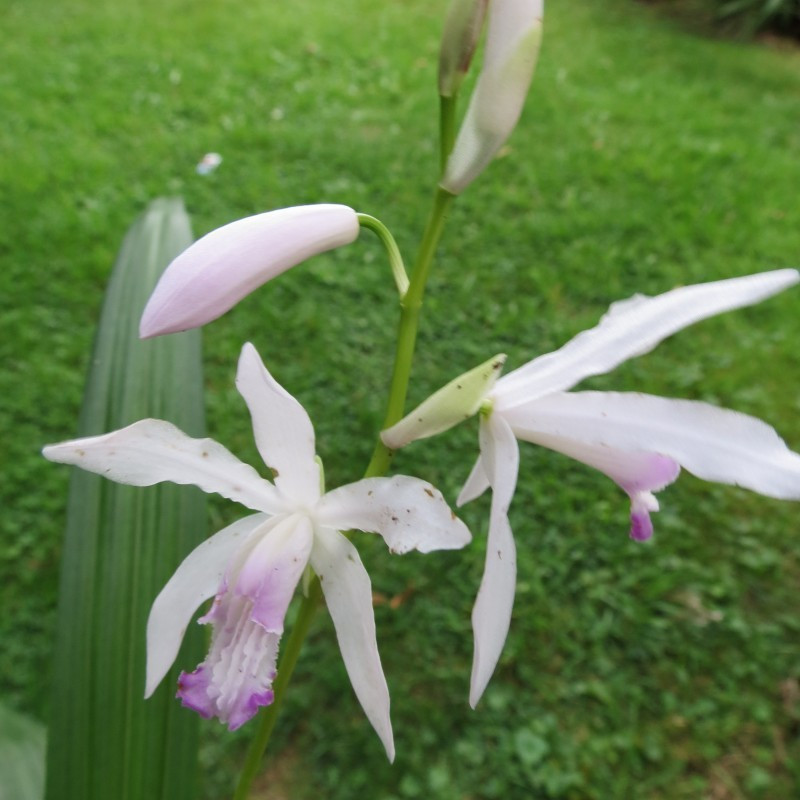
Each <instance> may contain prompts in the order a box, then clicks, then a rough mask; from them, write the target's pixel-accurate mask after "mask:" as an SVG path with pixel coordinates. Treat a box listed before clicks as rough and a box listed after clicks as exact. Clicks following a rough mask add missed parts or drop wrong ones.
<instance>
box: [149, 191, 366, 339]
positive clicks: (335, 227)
mask: <svg viewBox="0 0 800 800" xmlns="http://www.w3.org/2000/svg"><path fill="white" fill-rule="evenodd" d="M358 232H359V224H358V217H357V215H356V212H355V211H353V209H352V208H348V207H347V206H342V205H331V204H320V205H310V206H295V207H292V208H281V209H278V210H277V211H269V212H267V213H265V214H256V215H255V216H252V217H245V218H244V219H240V220H237V221H236V222H231V223H230V224H228V225H224V226H223V227H222V228H217V229H216V230H214V231H211V233H209V234H206V235H205V236H204V237H203V238H202V239H199V240H198V241H196V242H195V243H194V244H193V245H191V247H189V248H188V249H187V250H184V252H183V253H181V254H180V255H179V256H178V257H177V258H176V259H175V260H174V261H173V262H172V263H171V264H170V265H169V266H168V267H167V269H166V270H165V272H164V274H163V275H162V276H161V280H159V282H158V285H157V286H156V288H155V290H154V291H153V294H152V295H151V296H150V300H149V301H148V302H147V306H146V307H145V310H144V313H143V314H142V321H141V323H140V326H139V335H140V336H141V337H142V338H143V339H147V338H149V337H151V336H159V335H161V334H163V333H176V332H178V331H185V330H188V329H189V328H196V327H198V326H200V325H205V324H206V323H207V322H211V321H212V320H214V319H216V318H217V317H220V316H222V315H223V314H224V313H225V312H226V311H228V310H229V309H230V308H232V307H233V306H234V305H236V303H238V302H239V300H241V299H242V298H243V297H246V296H247V295H248V294H250V292H252V291H253V290H254V289H257V288H258V287H259V286H261V285H262V284H263V283H266V282H267V281H268V280H271V279H272V278H274V277H275V276H276V275H280V274H281V273H282V272H285V271H286V270H287V269H289V268H290V267H293V266H295V265H296V264H299V263H300V262H301V261H305V260H306V259H308V258H311V257H312V256H315V255H318V254H319V253H324V252H325V251H327V250H332V249H333V248H335V247H340V246H341V245H345V244H350V243H351V242H353V241H355V239H356V238H357V237H358Z"/></svg>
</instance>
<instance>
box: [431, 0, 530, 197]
mask: <svg viewBox="0 0 800 800" xmlns="http://www.w3.org/2000/svg"><path fill="white" fill-rule="evenodd" d="M543 12H544V0H491V2H490V3H489V22H488V31H487V33H486V49H485V51H484V55H483V67H482V69H481V72H480V75H479V76H478V81H477V83H476V84H475V89H474V90H473V92H472V97H471V98H470V102H469V106H468V107H467V113H466V114H465V115H464V121H463V123H462V124H461V128H460V130H459V132H458V136H457V137H456V142H455V145H454V146H453V151H452V153H451V154H450V158H449V159H448V161H447V166H446V167H445V173H444V177H443V178H442V182H441V186H442V188H443V189H445V190H446V191H448V192H450V193H451V194H460V193H461V192H463V191H464V189H466V187H467V186H468V185H469V184H470V183H471V182H472V181H473V180H474V179H475V178H476V177H477V176H478V175H479V174H480V173H481V172H482V171H483V169H484V168H485V167H486V165H487V164H488V163H489V162H490V161H491V160H492V158H494V156H495V154H496V153H497V151H498V150H499V149H500V148H501V147H502V146H503V144H504V143H505V141H506V139H508V137H509V136H510V135H511V133H512V131H513V130H514V128H515V126H516V124H517V122H518V120H519V117H520V114H521V113H522V107H523V105H524V104H525V96H526V95H527V94H528V88H529V86H530V84H531V80H532V79H533V72H534V69H535V68H536V61H537V59H538V57H539V46H540V44H541V41H542V14H543ZM445 88H446V87H445ZM440 91H441V88H440Z"/></svg>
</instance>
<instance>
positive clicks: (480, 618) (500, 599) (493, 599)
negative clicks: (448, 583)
mask: <svg viewBox="0 0 800 800" xmlns="http://www.w3.org/2000/svg"><path fill="white" fill-rule="evenodd" d="M481 457H482V459H483V463H484V464H485V469H486V472H487V474H488V477H489V482H490V483H491V485H492V508H491V516H490V519H489V536H488V540H487V543H486V566H485V567H484V571H483V578H482V579H481V586H480V589H479V590H478V597H477V598H476V600H475V607H474V608H473V609H472V630H473V633H474V637H475V649H474V654H473V659H472V679H471V681H470V690H469V703H470V705H471V706H472V707H473V708H475V706H476V705H477V704H478V701H479V700H480V699H481V695H483V692H484V690H485V689H486V686H487V684H488V683H489V679H490V678H491V677H492V673H493V672H494V670H495V667H496V666H497V662H498V660H499V659H500V653H501V652H502V650H503V645H504V644H505V641H506V636H507V635H508V629H509V626H510V624H511V609H512V607H513V605H514V592H515V589H516V582H517V551H516V547H515V545H514V537H513V535H512V533H511V526H510V525H509V522H508V506H509V504H510V502H511V498H512V496H513V494H514V489H515V488H516V485H517V470H518V468H519V448H518V447H517V441H516V439H515V438H514V434H513V432H512V431H511V428H509V426H508V425H507V424H506V422H505V421H504V420H503V419H502V417H500V416H498V415H497V414H492V415H491V416H490V417H489V419H488V421H484V420H482V421H481Z"/></svg>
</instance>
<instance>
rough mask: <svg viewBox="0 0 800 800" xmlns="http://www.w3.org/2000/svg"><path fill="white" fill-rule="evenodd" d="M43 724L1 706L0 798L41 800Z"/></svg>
mask: <svg viewBox="0 0 800 800" xmlns="http://www.w3.org/2000/svg"><path fill="white" fill-rule="evenodd" d="M44 747H45V730H44V725H42V724H41V723H40V722H37V721H36V720H34V719H31V718H30V717H26V716H25V715H24V714H19V713H18V712H16V711H12V710H11V709H9V708H6V707H5V706H2V705H0V800H42V794H43V792H44Z"/></svg>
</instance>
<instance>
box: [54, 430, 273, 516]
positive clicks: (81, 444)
mask: <svg viewBox="0 0 800 800" xmlns="http://www.w3.org/2000/svg"><path fill="white" fill-rule="evenodd" d="M42 455H44V457H45V458H48V459H50V461H58V462H60V463H62V464H74V465H76V466H78V467H80V468H81V469H85V470H88V471H89V472H96V473H97V474H98V475H102V476H103V477H104V478H109V479H110V480H112V481H117V483H127V484H130V485H132V486H152V485H153V484H156V483H161V482H162V481H172V483H180V484H193V485H194V486H199V487H200V488H201V489H202V490H203V491H204V492H216V493H217V494H221V495H222V496H223V497H228V498H230V499H231V500H236V501H237V502H238V503H242V504H243V505H245V506H247V507H248V508H252V509H254V510H256V511H266V512H267V513H270V514H274V513H277V512H278V511H280V510H281V509H282V501H281V499H280V497H279V495H278V492H277V491H276V490H275V487H274V486H273V485H272V484H271V483H269V482H268V481H265V480H264V479H263V478H262V477H261V476H260V475H259V474H258V473H257V472H256V471H255V470H254V469H253V468H252V467H250V466H248V465H247V464H244V463H242V462H241V461H239V459H238V458H236V456H234V455H233V454H232V453H231V452H230V451H228V450H226V449H225V448H224V447H223V446H222V445H221V444H219V443H218V442H215V441H214V440H213V439H192V438H191V437H189V436H187V435H186V434H185V433H184V432H183V431H181V430H179V429H178V428H176V427H175V426H174V425H173V424H172V423H170V422H164V421H163V420H160V419H143V420H140V421H139V422H134V423H133V425H129V426H128V427H127V428H122V429H121V430H118V431H113V432H112V433H106V434H104V435H102V436H90V437H88V438H86V439H73V440H72V441H69V442H61V443H60V444H51V445H48V446H47V447H45V448H44V449H43V450H42Z"/></svg>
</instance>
